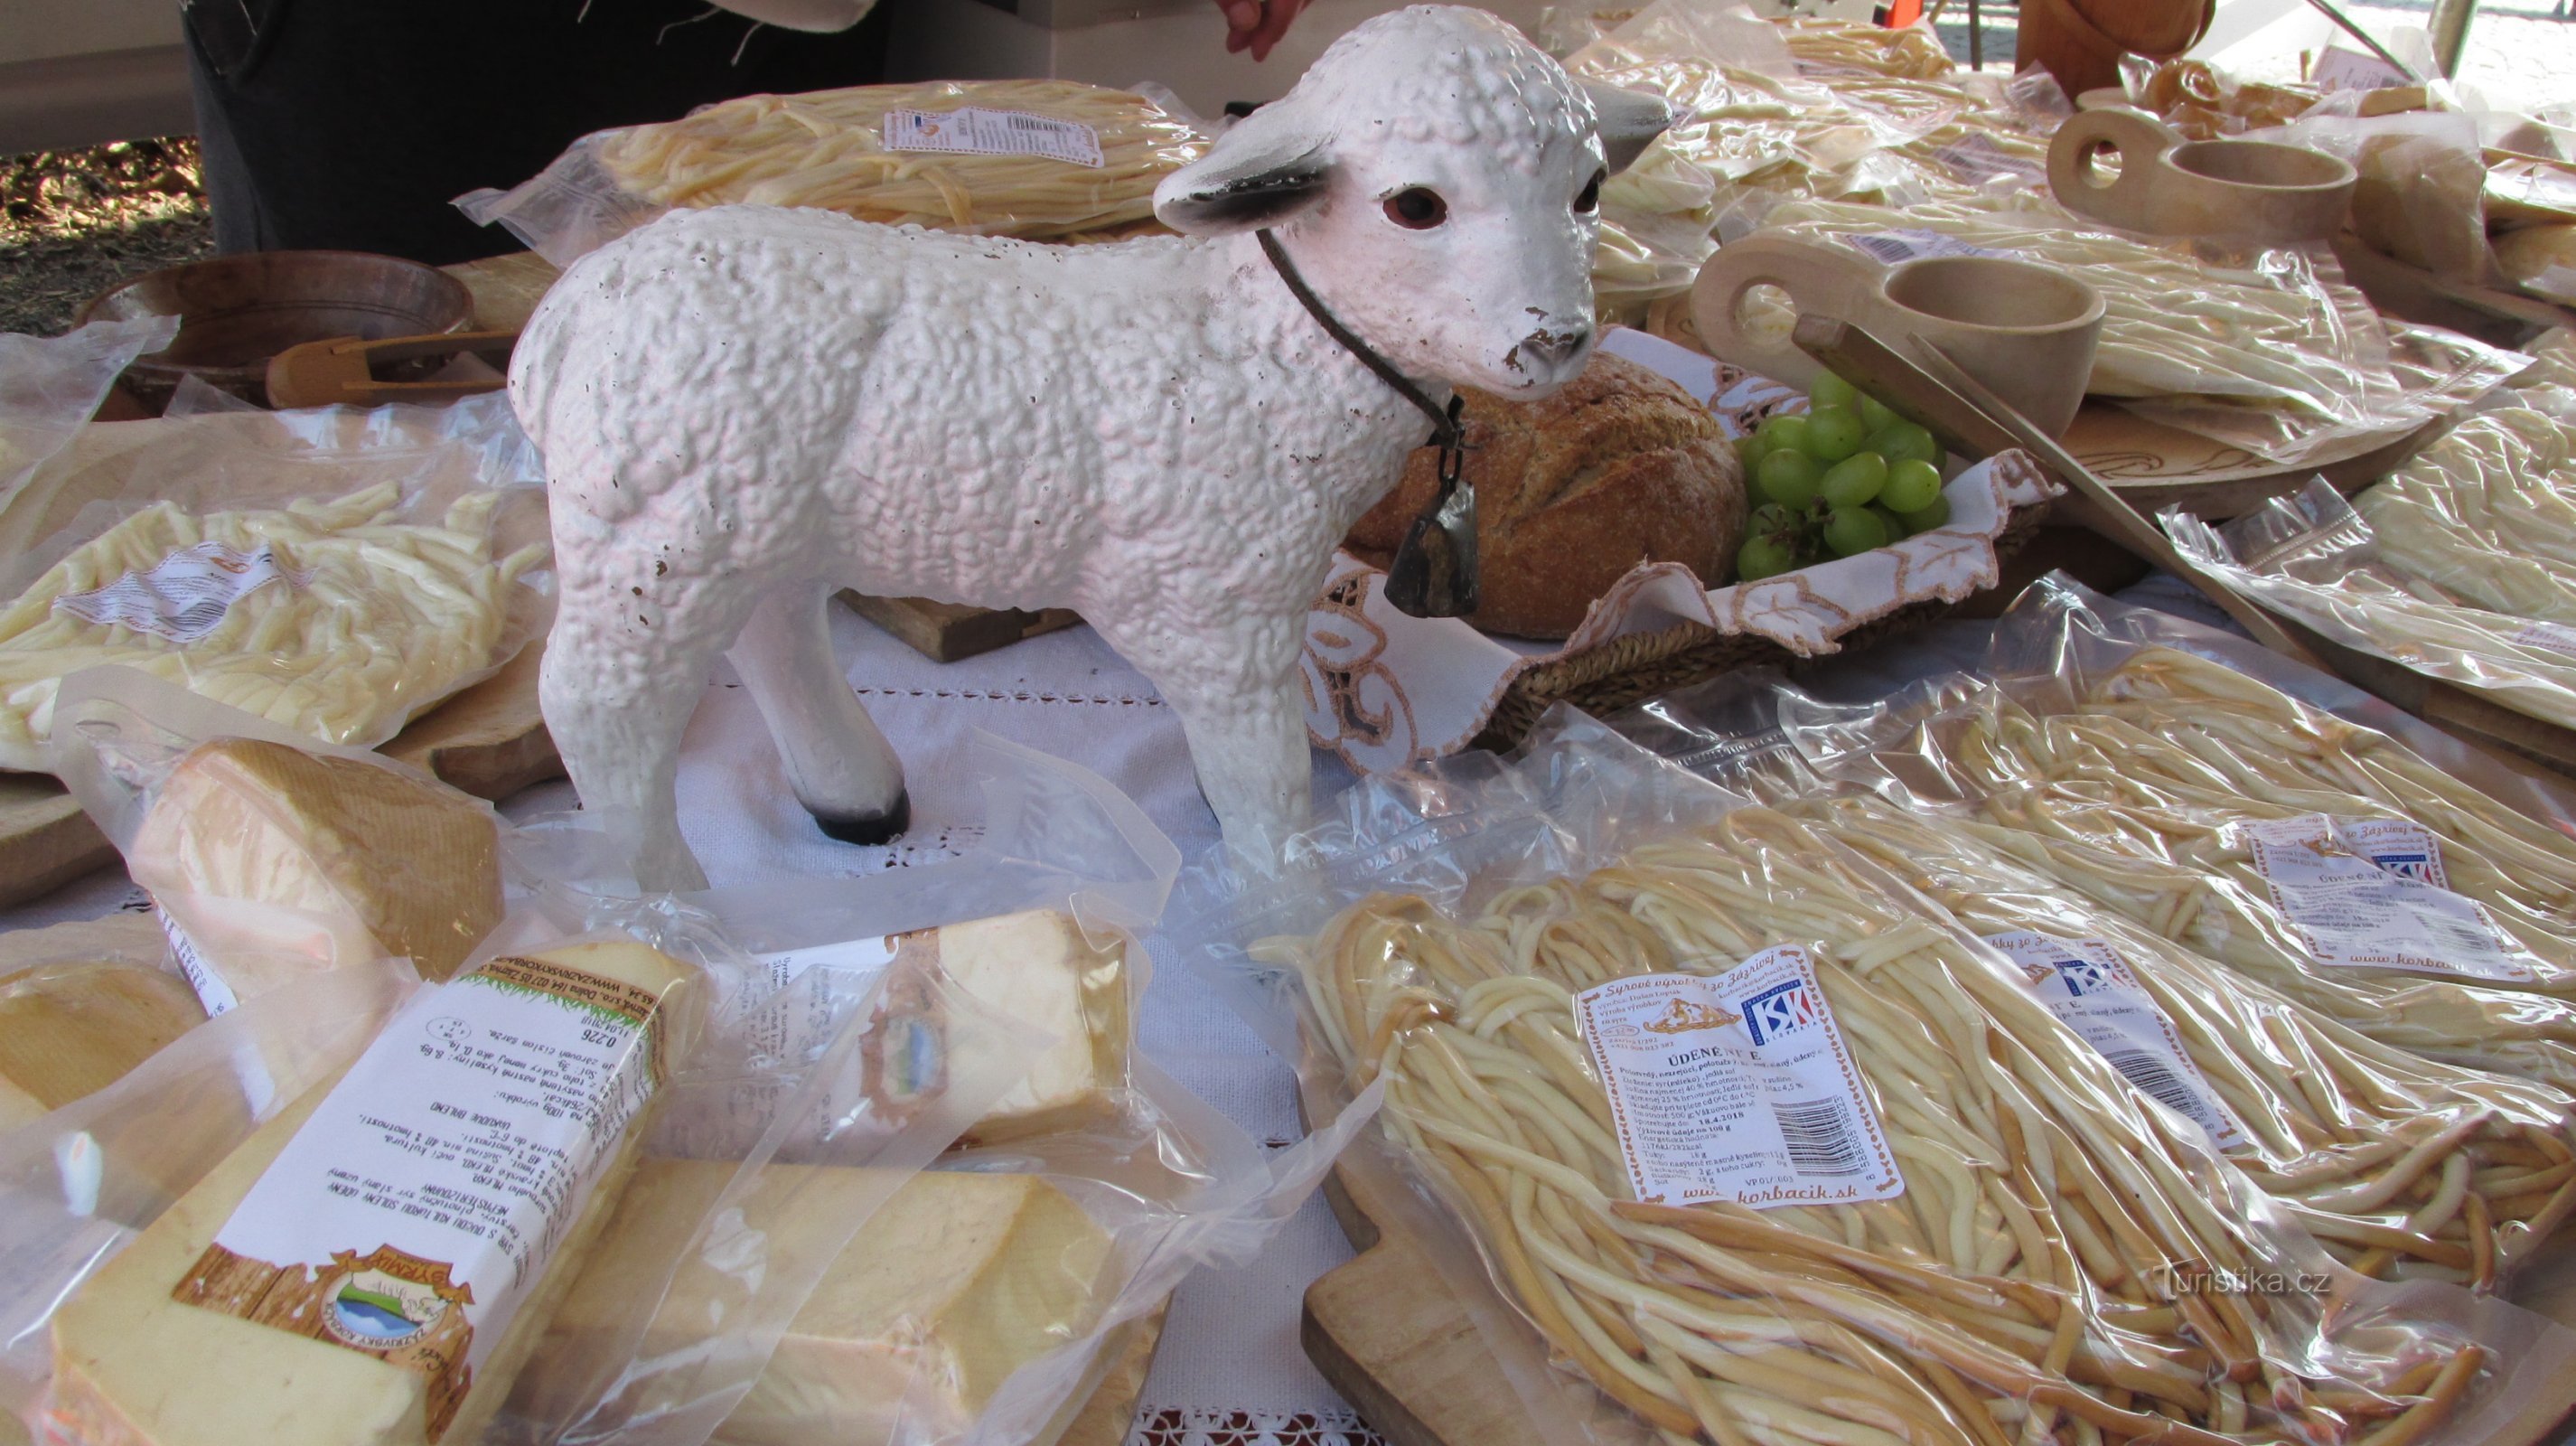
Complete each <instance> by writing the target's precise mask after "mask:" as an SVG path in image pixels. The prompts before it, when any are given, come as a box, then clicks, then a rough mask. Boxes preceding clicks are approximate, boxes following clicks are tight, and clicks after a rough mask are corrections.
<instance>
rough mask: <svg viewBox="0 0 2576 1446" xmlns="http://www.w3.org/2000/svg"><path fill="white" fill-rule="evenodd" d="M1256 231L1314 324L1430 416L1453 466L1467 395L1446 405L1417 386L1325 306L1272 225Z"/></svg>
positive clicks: (1435, 442) (1434, 440)
mask: <svg viewBox="0 0 2576 1446" xmlns="http://www.w3.org/2000/svg"><path fill="white" fill-rule="evenodd" d="M1253 234H1254V235H1255V236H1257V237H1259V238H1260V241H1261V254H1262V255H1264V256H1267V257H1269V258H1270V268H1271V269H1272V270H1274V271H1276V272H1278V273H1279V279H1280V280H1282V281H1284V282H1286V283H1288V294H1289V295H1291V296H1294V297H1296V298H1297V304H1298V305H1300V306H1303V307H1305V308H1306V314H1307V315H1308V316H1311V317H1313V318H1315V324H1316V325H1317V326H1320V327H1322V328H1323V329H1324V334H1325V335H1326V336H1329V337H1331V338H1332V339H1333V340H1334V341H1336V342H1339V343H1341V347H1342V350H1344V351H1346V352H1349V353H1350V354H1351V355H1352V356H1354V357H1357V358H1358V359H1359V363H1360V365H1362V366H1364V367H1367V368H1368V369H1369V370H1370V371H1372V372H1375V373H1377V379H1378V380H1379V381H1382V382H1384V383H1386V384H1387V385H1388V386H1390V387H1393V388H1394V389H1395V393H1396V395H1398V396H1400V397H1402V398H1404V399H1405V400H1406V401H1408V402H1411V403H1413V405H1415V406H1416V407H1419V408H1421V410H1422V415H1424V416H1426V417H1429V418H1430V419H1431V445H1432V446H1435V447H1438V448H1439V449H1440V450H1441V452H1442V453H1443V457H1442V462H1443V464H1444V465H1443V467H1442V470H1443V471H1444V472H1445V471H1448V470H1450V468H1449V466H1448V465H1447V464H1448V458H1449V456H1450V455H1453V454H1455V453H1456V452H1457V451H1458V450H1459V443H1460V441H1461V440H1462V439H1463V437H1462V433H1461V431H1460V428H1459V425H1458V412H1459V408H1460V407H1461V406H1463V405H1464V403H1465V399H1464V398H1461V397H1458V396H1455V395H1453V396H1451V397H1450V399H1449V405H1448V407H1447V408H1446V409H1443V408H1442V407H1441V405H1440V404H1439V403H1437V402H1435V401H1433V400H1431V394H1430V393H1428V392H1426V391H1424V390H1423V389H1422V388H1420V387H1418V386H1415V385H1414V383H1413V379H1412V378H1411V377H1408V376H1406V375H1405V374H1404V373H1402V372H1400V371H1397V370H1396V369H1395V363H1393V362H1391V361H1388V360H1387V359H1386V358H1385V357H1382V356H1380V355H1378V354H1377V351H1376V350H1375V349H1374V348H1372V347H1371V346H1370V345H1369V344H1368V343H1367V342H1364V341H1362V340H1360V339H1359V337H1358V336H1357V335H1355V334H1354V333H1353V332H1352V331H1351V329H1350V328H1349V327H1346V326H1344V325H1342V323H1341V322H1340V321H1339V320H1338V319H1337V318H1335V317H1334V315H1333V313H1332V312H1330V311H1328V310H1326V309H1325V307H1324V303H1323V301H1322V300H1321V299H1320V298H1318V297H1317V296H1316V295H1315V293H1314V291H1313V290H1312V289H1311V288H1309V287H1308V286H1307V285H1306V278H1305V277H1303V276H1300V275H1298V274H1297V267H1296V263H1294V262H1292V261H1290V260H1289V259H1288V250H1287V248H1286V247H1284V246H1281V245H1280V244H1279V238H1278V237H1277V236H1274V235H1272V234H1271V231H1270V228H1269V227H1267V226H1264V227H1262V228H1261V229H1260V230H1259V231H1257V232H1255V233H1253Z"/></svg>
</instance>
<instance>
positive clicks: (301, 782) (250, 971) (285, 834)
mask: <svg viewBox="0 0 2576 1446" xmlns="http://www.w3.org/2000/svg"><path fill="white" fill-rule="evenodd" d="M55 717H56V719H57V721H58V722H59V723H60V724H61V725H63V726H62V727H61V729H60V731H59V732H58V733H57V735H56V739H55V745H54V757H55V772H56V773H58V774H60V775H61V776H62V778H63V779H64V780H65V782H66V783H67V785H68V786H69V787H70V788H71V790H72V793H73V796H74V797H76V798H78V799H79V800H80V801H81V804H82V806H83V807H84V808H85V809H86V810H88V812H89V815H90V817H91V819H92V820H93V821H94V822H96V823H97V824H98V826H99V828H100V831H101V832H103V833H105V834H106V835H107V837H108V838H109V839H110V840H111V841H112V842H114V843H115V844H116V846H117V848H118V850H119V851H120V852H122V853H123V854H124V855H125V866H126V870H127V872H128V873H129V874H131V875H132V876H133V879H134V881H135V882H136V883H137V884H140V885H142V886H143V888H144V889H145V890H147V891H148V892H150V894H151V895H152V900H153V904H154V907H155V909H156V911H157V912H158V914H159V916H160V919H161V923H162V927H163V929H164V931H165V932H166V933H167V935H168V937H169V942H170V948H171V952H172V954H173V956H174V957H175V958H176V960H177V961H178V963H179V965H180V967H181V969H182V970H183V971H184V972H185V974H186V976H187V978H188V981H189V982H190V983H191V984H193V985H194V986H195V987H196V990H197V995H198V998H199V999H200V1000H202V1001H203V1003H204V1005H205V1008H206V1010H207V1012H209V1013H214V1014H220V1013H222V1012H223V1011H225V1010H227V1009H230V1008H232V1007H234V1006H235V1005H237V1004H238V1003H240V1002H241V1001H242V1000H243V999H246V998H249V997H251V996H253V995H256V994H260V993H264V992H266V991H268V990H270V989H275V988H280V987H283V986H287V985H290V984H294V983H298V982H300V981H303V980H305V979H309V978H310V977H312V976H313V975H316V974H319V973H323V972H327V971H329V970H332V969H337V968H344V967H347V966H349V965H351V964H355V963H359V962H362V961H365V960H369V959H375V958H379V957H383V956H386V955H391V956H393V957H396V958H404V959H409V960H410V961H411V962H412V965H413V967H414V968H416V969H418V970H419V971H420V974H421V977H422V978H424V979H429V980H432V981H437V980H443V979H446V978H448V977H449V976H451V975H453V974H454V973H455V972H456V971H457V969H458V967H459V966H460V965H462V964H463V963H464V962H465V959H466V957H467V955H468V954H469V953H471V952H472V950H473V949H474V947H475V945H477V944H478V943H480V942H481V941H482V939H483V937H484V935H486V934H487V933H489V932H490V931H491V930H492V928H493V926H494V925H496V924H498V923H499V922H500V920H501V915H502V880H501V826H500V822H499V820H498V819H497V818H496V817H495V816H494V814H493V812H492V808H491V806H490V805H489V804H486V803H484V802H483V801H482V800H480V799H477V798H471V797H468V796H467V795H465V794H462V793H459V792H457V791H456V790H454V789H452V788H449V787H447V786H446V785H445V784H442V783H440V782H438V781H437V780H436V779H433V778H431V777H429V776H428V775H426V774H424V773H421V772H420V771H419V770H417V769H413V768H411V767H408V766H406V765H404V764H400V763H397V762H395V761H393V760H392V759H389V758H385V757H383V756H381V755H378V754H374V753H367V752H362V751H360V750H357V749H348V748H332V747H330V746H328V745H326V744H321V743H317V742H314V741H312V740H310V739H301V738H298V737H297V736H296V735H295V734H294V733H292V732H289V731H288V730H285V729H282V728H279V727H277V726H276V725H274V724H271V723H269V722H267V721H266V720H264V719H260V718H255V717H252V716H250V715H248V714H246V713H242V712H240V711H239V710H236V709H231V708H226V707H224V706H222V705H221V704H218V703H215V702H212V701H210V700H208V699H206V698H202V697H199V696H197V695H196V694H193V693H190V692H188V691H187V690H185V689H183V688H179V687H175V686H173V685H171V684H168V683H164V682H162V681H160V680H159V679H157V678H154V677H151V676H150V675H148V674H144V673H138V672H134V671H132V670H130V669H125V668H99V669H93V670H90V671H87V672H83V673H80V674H77V675H75V676H74V677H72V678H70V679H68V680H66V681H65V682H64V684H63V686H62V690H61V693H60V695H59V698H58V701H57V705H56V709H55Z"/></svg>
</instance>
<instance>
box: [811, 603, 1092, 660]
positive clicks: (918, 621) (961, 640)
mask: <svg viewBox="0 0 2576 1446" xmlns="http://www.w3.org/2000/svg"><path fill="white" fill-rule="evenodd" d="M841 601H843V602H845V603H848V604H849V605H850V610H851V611H853V612H855V613H857V614H858V615H859V616H860V617H863V618H866V619H867V620H868V621H869V622H872V623H874V624H876V625H877V626H878V627H881V628H883V629H885V630H886V631H887V632H890V633H892V634H894V635H895V637H897V638H898V639H900V640H902V642H903V643H904V644H905V645H906V646H908V647H910V648H911V649H912V650H913V651H914V652H916V653H919V654H921V655H922V656H923V657H925V658H928V659H930V660H931V661H932V662H934V663H953V662H956V661H957V660H958V659H960V658H971V657H974V656H976V655H977V654H979V653H989V652H992V651H994V650H995V649H997V648H1007V647H1009V646H1010V645H1011V644H1013V643H1016V642H1019V641H1021V640H1022V639H1025V638H1034V637H1036V636H1038V635H1039V634H1041V633H1051V632H1054V631H1056V630H1057V629H1059V628H1069V627H1072V626H1073V625H1074V624H1076V623H1079V622H1081V621H1082V618H1081V616H1080V615H1079V614H1077V613H1075V612H1074V611H1073V610H1072V609H1071V608H1041V609H1040V610H1038V611H1036V612H1023V611H1021V610H1020V609H1018V608H977V607H967V606H965V605H963V604H961V603H944V602H933V601H931V600H930V599H929V598H926V597H870V596H868V595H867V594H865V593H857V592H843V593H842V594H841Z"/></svg>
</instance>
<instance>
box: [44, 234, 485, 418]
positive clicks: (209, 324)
mask: <svg viewBox="0 0 2576 1446" xmlns="http://www.w3.org/2000/svg"><path fill="white" fill-rule="evenodd" d="M473 313H474V297H473V294H472V293H471V292H469V291H467V290H466V289H465V283H463V282H461V281H459V280H457V279H456V278H455V277H453V276H450V275H448V274H447V273H445V272H443V271H440V270H439V269H437V268H436V267H433V266H423V265H421V264H420V263H419V262H416V261H405V260H403V259H401V258H400V257H395V256H376V255H371V254H369V253H367V252H363V251H257V252H251V253H248V254H246V255H241V256H218V257H216V258H214V259H212V260H209V261H191V262H188V263H186V264H185V265H181V266H172V267H168V268H166V269H164V270H160V271H155V272H152V273H150V274H148V275H145V276H140V277H137V278H135V279H134V280H132V281H129V282H127V283H125V284H124V285H122V286H119V287H116V288H114V289H112V290H109V291H105V292H102V293H100V294H99V295H97V296H95V297H93V298H91V299H90V302H89V304H88V305H87V306H84V307H82V308H81V314H80V320H82V321H83V322H89V321H122V320H125V319H127V318H129V317H138V316H176V317H178V318H179V335H178V338H177V339H176V340H174V341H173V342H171V343H170V345H169V346H168V347H167V348H165V349H163V350H161V351H157V352H154V353H152V354H151V355H149V356H145V357H139V358H137V359H136V360H135V362H134V364H133V365H132V366H129V367H127V368H126V369H125V377H124V384H125V388H126V390H127V391H129V392H131V393H132V394H133V396H134V399H135V400H136V401H137V402H139V403H141V404H142V405H143V406H144V407H145V408H146V409H148V410H150V411H152V412H154V413H156V414H157V413H159V412H160V410H161V409H162V408H163V407H164V406H165V405H167V404H168V402H169V400H170V394H171V392H172V391H174V390H176V389H177V387H178V385H179V383H180V382H181V381H183V380H185V379H186V378H188V377H192V376H193V377H197V378H199V379H201V380H203V381H205V382H206V383H207V384H209V385H211V386H213V387H215V388H216V389H218V390H220V391H224V392H228V393H230V394H231V395H233V396H236V397H240V398H242V399H243V400H245V401H248V402H252V403H255V404H257V405H259V406H263V407H264V406H267V405H268V404H269V398H268V362H269V358H271V357H273V356H275V355H277V354H278V353H279V352H281V351H284V350H286V349H287V348H288V347H291V346H296V345H299V344H301V343H304V342H308V341H323V340H327V339H329V338H332V337H343V336H354V337H360V338H363V339H365V340H369V341H375V340H380V339H382V338H385V337H396V336H421V335H425V334H428V333H431V332H445V331H456V330H459V329H461V328H463V327H464V326H466V325H467V324H468V323H469V322H470V321H471V320H472V318H473ZM430 365H431V366H432V367H435V365H436V363H435V362H434V361H433V362H432V363H431V364H430ZM388 380H412V378H402V377H389V378H388Z"/></svg>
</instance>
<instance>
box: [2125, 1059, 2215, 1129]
mask: <svg viewBox="0 0 2576 1446" xmlns="http://www.w3.org/2000/svg"><path fill="white" fill-rule="evenodd" d="M2103 1058H2105V1059H2107V1060H2109V1061H2111V1067H2112V1068H2113V1069H2116V1070H2118V1071H2119V1072H2120V1078H2122V1079H2125V1080H2127V1081H2128V1082H2129V1083H2131V1084H2133V1085H2136V1086H2137V1087H2138V1089H2139V1090H2140V1091H2142V1092H2143V1093H2146V1094H2150V1095H2153V1096H2155V1100H2156V1103H2157V1104H2160V1105H2163V1106H2164V1107H2165V1108H2166V1109H2169V1110H2171V1111H2173V1112H2174V1113H2175V1114H2178V1115H2180V1116H2182V1117H2183V1118H2184V1119H2187V1120H2196V1119H2198V1118H2200V1116H2201V1114H2202V1113H2203V1111H2202V1108H2201V1103H2200V1096H2199V1094H2198V1092H2196V1091H2195V1090H2193V1089H2192V1087H2191V1086H2190V1085H2189V1084H2187V1083H2185V1082H2184V1080H2183V1078H2182V1077H2181V1076H2180V1075H2177V1074H2175V1073H2174V1072H2173V1069H2172V1067H2171V1066H2169V1065H2167V1064H2166V1063H2165V1062H2164V1061H2163V1060H2162V1059H2160V1058H2158V1057H2157V1056H2156V1055H2155V1054H2154V1053H2152V1052H2151V1051H2148V1050H2143V1049H2115V1050H2109V1051H2106V1052H2105V1053H2104V1054H2103Z"/></svg>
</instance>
